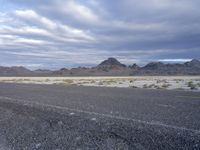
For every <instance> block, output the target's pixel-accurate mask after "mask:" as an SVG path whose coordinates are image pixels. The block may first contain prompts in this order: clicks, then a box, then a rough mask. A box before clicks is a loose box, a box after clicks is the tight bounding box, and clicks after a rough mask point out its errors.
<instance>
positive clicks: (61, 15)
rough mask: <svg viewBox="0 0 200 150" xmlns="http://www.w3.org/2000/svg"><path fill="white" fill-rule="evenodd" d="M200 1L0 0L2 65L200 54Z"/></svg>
mask: <svg viewBox="0 0 200 150" xmlns="http://www.w3.org/2000/svg"><path fill="white" fill-rule="evenodd" d="M199 6H200V1H199V0H0V65H3V66H16V65H17V66H25V67H28V68H30V69H37V68H48V69H57V68H61V67H69V68H70V67H75V66H93V65H96V64H98V63H99V62H101V61H102V60H104V59H106V58H108V57H116V58H117V59H119V60H120V61H121V62H123V63H125V64H132V63H137V64H139V65H143V64H145V63H147V62H151V61H163V62H180V63H181V62H184V61H188V60H190V59H192V58H197V59H199V58H200V9H199Z"/></svg>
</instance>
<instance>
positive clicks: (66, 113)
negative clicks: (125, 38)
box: [0, 83, 200, 150]
mask: <svg viewBox="0 0 200 150" xmlns="http://www.w3.org/2000/svg"><path fill="white" fill-rule="evenodd" d="M37 149H38V150H66V149H70V150H132V149H138V150H157V149H158V150H160V149H166V150H170V149H185V150H186V149H187V150H188V149H191V150H194V149H196V150H199V149H200V93H199V92H186V91H169V90H147V89H129V88H106V87H82V86H61V85H32V84H14V83H0V150H37Z"/></svg>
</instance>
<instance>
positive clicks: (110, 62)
mask: <svg viewBox="0 0 200 150" xmlns="http://www.w3.org/2000/svg"><path fill="white" fill-rule="evenodd" d="M97 67H98V68H99V67H100V68H101V67H108V68H113V67H126V65H124V64H122V63H120V62H119V61H118V60H117V59H116V58H113V57H110V58H108V59H106V60H104V61H103V62H101V63H100V64H99V65H98V66H97Z"/></svg>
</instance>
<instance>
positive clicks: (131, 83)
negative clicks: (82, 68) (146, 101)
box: [0, 76, 200, 91]
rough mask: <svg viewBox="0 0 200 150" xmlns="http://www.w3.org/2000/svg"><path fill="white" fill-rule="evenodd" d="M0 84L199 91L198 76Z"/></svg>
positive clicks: (12, 80) (24, 80) (15, 79)
mask: <svg viewBox="0 0 200 150" xmlns="http://www.w3.org/2000/svg"><path fill="white" fill-rule="evenodd" d="M0 82H4V83H5V82H6V83H33V84H62V85H78V86H106V87H124V88H147V89H168V90H172V89H176V90H193V91H200V76H142V77H141V76H140V77H139V76H134V77H130V76H128V77H0Z"/></svg>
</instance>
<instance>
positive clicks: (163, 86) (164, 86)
mask: <svg viewBox="0 0 200 150" xmlns="http://www.w3.org/2000/svg"><path fill="white" fill-rule="evenodd" d="M169 86H170V84H163V85H162V86H161V87H162V88H164V89H166V88H168V87H169Z"/></svg>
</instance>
